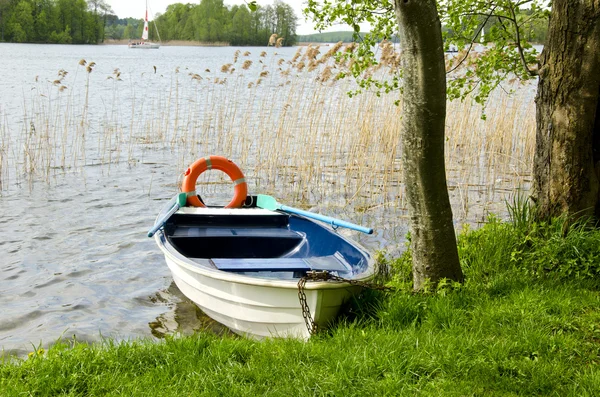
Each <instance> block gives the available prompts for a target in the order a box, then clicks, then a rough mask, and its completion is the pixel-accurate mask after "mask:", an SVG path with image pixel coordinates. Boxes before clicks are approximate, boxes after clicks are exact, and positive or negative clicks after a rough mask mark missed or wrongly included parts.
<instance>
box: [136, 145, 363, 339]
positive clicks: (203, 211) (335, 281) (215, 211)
mask: <svg viewBox="0 0 600 397" xmlns="http://www.w3.org/2000/svg"><path fill="white" fill-rule="evenodd" d="M222 159H224V158H219V156H210V157H209V158H206V159H201V160H199V161H200V162H202V161H204V163H206V160H208V162H210V163H211V164H212V167H213V169H220V168H218V167H219V166H218V165H217V166H215V163H217V160H219V161H222ZM225 161H229V160H225ZM194 164H196V163H194ZM231 164H233V163H231ZM234 166H235V165H234ZM202 167H205V169H207V168H208V166H206V164H203V165H201V166H200V168H202ZM235 167H236V168H237V166H235ZM192 168H193V166H192ZM221 169H222V168H221ZM196 171H197V170H196ZM201 172H202V170H201V171H200V172H194V171H193V170H192V171H191V172H190V169H188V173H187V174H188V176H189V175H190V174H194V173H195V174H196V175H192V176H191V179H192V180H193V181H192V182H193V183H191V184H190V183H188V184H187V185H188V187H187V188H186V183H185V182H184V187H183V190H184V192H182V193H179V194H178V195H177V196H175V197H174V198H173V199H172V200H171V201H170V202H169V203H167V204H166V205H165V206H164V207H163V209H162V210H161V211H160V213H159V215H158V217H157V221H156V224H155V226H154V227H153V228H152V229H151V231H150V232H149V233H148V235H149V236H153V237H154V239H155V241H156V243H157V245H158V247H159V248H160V250H161V251H162V253H163V254H164V256H165V259H166V262H167V265H168V267H169V269H170V271H171V273H172V275H173V280H174V281H175V284H176V285H177V287H178V288H179V289H180V290H181V292H182V293H183V294H184V295H185V296H187V297H188V298H189V299H190V300H191V301H193V302H194V303H195V304H196V305H198V306H199V307H200V308H201V309H202V311H204V312H205V313H206V314H207V315H208V316H210V317H211V318H213V319H214V320H216V321H218V322H219V323H221V324H224V325H225V326H227V327H229V328H230V329H231V330H232V331H233V332H235V333H237V334H240V335H243V336H246V337H249V338H254V339H262V338H269V337H284V338H299V339H305V340H306V339H308V338H310V336H311V335H312V334H313V333H314V332H315V330H317V329H322V328H326V327H327V326H328V325H329V324H330V323H331V321H332V320H333V319H335V317H336V316H337V314H338V313H339V310H340V307H341V306H342V305H343V304H344V303H345V302H346V301H347V300H348V299H350V298H351V297H352V296H353V295H355V294H356V293H358V292H359V291H360V288H361V287H360V286H358V285H357V284H360V283H364V282H367V281H368V280H370V279H371V278H372V277H373V268H374V259H373V258H372V256H371V255H370V253H369V252H368V251H367V250H365V249H364V248H362V247H361V246H360V245H359V244H357V243H356V242H354V241H352V240H350V239H348V238H346V237H345V236H343V235H342V234H341V233H340V232H339V229H338V227H351V228H355V229H356V230H361V231H364V232H366V233H369V232H372V229H368V228H364V227H362V226H358V225H354V224H351V223H348V222H345V221H342V220H338V219H335V218H329V217H326V216H323V215H320V214H315V213H312V212H308V211H303V210H299V209H295V208H292V207H287V206H285V205H281V204H279V203H277V201H276V200H275V199H274V198H272V197H270V196H266V195H256V196H246V195H245V194H244V195H243V198H244V200H243V203H241V205H240V206H237V205H235V206H225V207H206V206H198V207H196V206H193V205H189V201H195V200H193V199H196V198H197V195H196V194H197V192H196V191H195V189H194V190H192V191H186V190H190V186H191V187H193V188H195V186H194V185H195V180H196V178H197V174H199V173H201ZM225 172H227V173H228V175H230V176H232V175H233V177H232V180H234V178H235V177H236V176H239V175H234V174H235V172H230V170H225ZM240 174H241V172H240ZM238 180H239V178H238ZM234 181H235V180H234ZM244 184H245V182H244ZM237 186H239V183H238V184H237V185H236V188H237ZM243 190H244V189H242V193H244V192H243ZM190 193H191V194H190ZM238 193H239V192H236V195H238ZM190 197H192V200H189V199H190ZM200 201H201V200H200ZM228 207H229V208H228Z"/></svg>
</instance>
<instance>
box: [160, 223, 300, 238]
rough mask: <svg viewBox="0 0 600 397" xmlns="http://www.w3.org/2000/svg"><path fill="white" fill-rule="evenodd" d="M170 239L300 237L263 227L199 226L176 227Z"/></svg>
mask: <svg viewBox="0 0 600 397" xmlns="http://www.w3.org/2000/svg"><path fill="white" fill-rule="evenodd" d="M169 237H171V238H175V239H177V238H189V237H193V238H195V237H229V238H236V237H239V238H243V237H252V238H265V237H277V238H292V239H301V238H302V235H300V234H299V233H296V232H294V231H293V230H289V229H284V228H278V227H264V228H250V227H249V228H244V227H227V226H225V227H217V226H215V227H199V226H187V225H186V226H177V227H176V228H175V229H174V230H173V232H172V233H171V234H170V235H169Z"/></svg>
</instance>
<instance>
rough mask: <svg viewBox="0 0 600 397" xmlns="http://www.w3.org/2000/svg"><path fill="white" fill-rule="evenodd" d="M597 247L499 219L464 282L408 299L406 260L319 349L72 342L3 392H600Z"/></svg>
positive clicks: (599, 235)
mask: <svg viewBox="0 0 600 397" xmlns="http://www.w3.org/2000/svg"><path fill="white" fill-rule="evenodd" d="M516 218H517V217H513V219H516ZM598 243H600V232H599V231H597V230H595V229H588V228H587V227H585V226H573V227H570V228H567V227H565V224H564V223H561V221H558V222H555V223H552V224H535V223H531V222H525V221H523V219H520V220H519V221H518V222H513V223H502V222H499V221H498V220H495V219H491V220H490V222H489V223H488V224H487V225H485V226H484V227H483V228H482V229H480V230H476V231H470V230H465V231H464V232H463V233H462V234H461V236H460V238H459V250H460V255H461V261H462V266H463V270H464V272H465V275H466V278H467V280H466V282H465V283H464V284H463V285H453V284H452V283H441V285H440V286H439V287H437V288H436V289H435V290H433V291H431V292H429V293H426V294H413V293H411V292H409V287H410V282H409V280H410V253H406V254H405V255H404V256H403V257H401V258H398V259H396V260H393V261H390V265H391V268H392V272H393V274H394V276H393V278H392V280H391V282H390V283H391V284H392V285H395V286H396V287H397V290H396V291H395V292H393V293H387V294H384V293H381V292H375V291H370V292H367V293H366V294H364V296H362V297H361V299H359V300H357V301H356V302H354V305H353V306H352V308H351V309H352V310H351V311H350V312H349V313H351V314H352V315H350V314H348V315H346V316H345V317H343V318H342V319H341V320H340V322H339V324H337V326H336V327H334V328H333V329H332V330H330V331H329V332H327V333H324V334H320V335H318V336H317V337H315V338H313V339H311V340H310V341H309V342H306V343H304V342H299V341H293V340H268V341H263V342H255V341H249V340H245V339H241V338H236V337H217V336H214V335H209V334H202V333H199V334H196V335H194V336H191V337H182V338H167V339H165V340H162V341H160V342H155V341H133V342H128V343H113V342H110V341H107V342H105V343H103V344H96V345H92V346H90V345H87V344H83V343H82V344H80V343H76V342H73V341H65V342H63V343H61V344H57V345H55V346H54V347H52V348H51V349H50V350H49V351H47V352H40V353H34V354H32V355H31V356H30V357H29V358H27V359H5V360H4V362H2V363H1V364H0V395H2V396H18V395H33V396H55V395H65V396H97V395H126V396H147V395H157V396H196V395H207V396H221V395H227V396H256V395H277V396H279V395H282V396H306V395H319V396H320V395H331V396H366V395H372V396H387V395H394V396H396V395H402V396H404V395H406V396H413V395H423V396H517V395H522V396H533V395H541V396H594V395H600V310H599V308H600V295H599V290H600V284H599V281H598V279H597V276H596V275H597V274H598V273H597V270H598V268H600V261H597V260H596V259H595V258H596V256H597V255H598V251H599V250H598V248H597V247H600V245H599V244H598ZM546 262H548V263H550V262H552V263H554V264H553V265H552V266H541V265H540V263H546ZM569 268H570V269H579V270H576V271H568V269H569ZM582 269H583V270H582Z"/></svg>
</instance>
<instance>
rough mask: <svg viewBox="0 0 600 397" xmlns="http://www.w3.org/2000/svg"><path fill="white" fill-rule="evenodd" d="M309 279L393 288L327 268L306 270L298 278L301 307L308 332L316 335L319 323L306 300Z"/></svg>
mask: <svg viewBox="0 0 600 397" xmlns="http://www.w3.org/2000/svg"><path fill="white" fill-rule="evenodd" d="M308 280H311V281H328V280H331V281H339V282H344V283H348V284H350V285H354V286H359V287H363V288H370V289H376V290H380V291H391V290H392V289H393V288H391V287H386V286H384V285H379V284H375V283H371V282H365V281H360V280H349V279H346V278H343V277H340V276H336V275H333V274H331V273H330V272H328V271H327V270H322V271H317V270H311V271H309V272H306V275H305V276H303V277H301V278H300V280H298V299H299V300H300V307H301V308H302V317H304V322H305V323H306V328H307V329H308V333H309V334H310V335H314V334H315V333H316V332H317V324H316V323H315V321H314V319H313V317H312V315H311V314H310V307H308V302H307V301H306V293H305V292H304V287H305V286H306V282H307V281H308Z"/></svg>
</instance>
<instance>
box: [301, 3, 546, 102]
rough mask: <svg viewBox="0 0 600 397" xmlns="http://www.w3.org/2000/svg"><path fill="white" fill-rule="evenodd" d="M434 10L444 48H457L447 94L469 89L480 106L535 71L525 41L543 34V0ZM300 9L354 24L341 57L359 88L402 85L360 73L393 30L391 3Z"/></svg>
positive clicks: (318, 19) (321, 21)
mask: <svg viewBox="0 0 600 397" xmlns="http://www.w3.org/2000/svg"><path fill="white" fill-rule="evenodd" d="M524 7H529V8H527V9H525V8H524ZM438 11H439V14H440V20H441V21H442V24H443V26H444V29H443V30H444V42H445V50H446V51H448V50H450V49H456V50H457V53H456V55H453V56H450V57H448V58H447V73H448V88H447V96H448V98H449V99H457V98H460V99H465V98H466V97H467V96H468V95H469V94H472V95H471V97H472V98H473V99H474V100H475V101H476V102H477V103H479V104H482V105H484V104H485V103H486V102H487V99H488V97H489V95H490V93H491V92H492V90H494V89H495V88H496V87H498V86H501V85H502V83H503V82H504V81H506V80H511V79H517V80H520V81H526V80H529V79H531V78H532V77H534V76H535V75H536V73H537V71H536V70H535V69H534V68H533V67H532V66H531V65H532V64H534V63H535V62H536V54H537V53H536V50H535V48H533V47H532V45H531V44H530V42H531V41H537V40H538V38H537V37H536V34H542V35H544V34H545V30H544V29H543V27H542V26H544V24H547V19H548V15H549V11H548V1H547V0H525V1H514V0H502V1H494V2H487V1H484V2H481V1H475V0H469V1H464V0H438ZM304 12H305V14H306V15H307V16H309V17H311V18H312V19H314V21H315V27H316V28H317V29H319V30H322V29H325V28H328V27H330V26H333V25H337V24H345V25H348V26H349V27H351V28H353V29H354V32H355V35H354V39H355V40H356V41H357V42H358V43H359V48H358V50H357V51H355V52H354V53H350V54H347V55H346V56H347V57H352V58H353V59H354V60H355V63H354V65H355V67H354V70H353V73H352V76H353V77H354V78H355V79H356V80H357V82H358V83H359V85H360V86H361V88H362V89H363V90H364V89H370V90H375V91H376V92H381V93H383V92H389V91H390V90H392V89H393V90H395V89H401V87H400V81H401V80H398V79H397V78H395V79H392V80H391V81H390V80H385V79H383V80H379V79H376V78H373V77H372V76H371V75H367V76H365V75H364V74H363V72H364V71H365V70H367V69H368V68H369V67H370V66H371V65H373V64H377V62H378V61H379V60H378V56H377V54H376V53H375V52H374V51H373V50H372V49H373V48H377V47H376V44H377V43H379V42H381V41H382V40H386V39H387V40H390V39H392V38H393V37H394V35H395V34H396V33H397V25H396V23H397V22H396V19H395V14H394V4H393V2H391V1H387V0H386V1H363V2H348V1H344V0H338V1H331V2H323V3H321V2H320V1H318V0H309V1H308V6H307V8H306V9H305V11H304ZM361 24H369V25H370V26H371V31H370V32H369V33H368V34H365V35H364V36H359V35H358V32H359V31H360V25H361ZM483 33H485V34H483ZM537 42H539V41H537ZM482 44H483V45H482ZM359 91H360V90H359ZM357 92H358V91H355V92H352V93H351V94H356V93H357Z"/></svg>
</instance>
